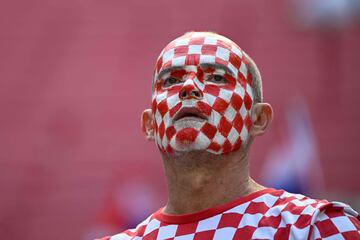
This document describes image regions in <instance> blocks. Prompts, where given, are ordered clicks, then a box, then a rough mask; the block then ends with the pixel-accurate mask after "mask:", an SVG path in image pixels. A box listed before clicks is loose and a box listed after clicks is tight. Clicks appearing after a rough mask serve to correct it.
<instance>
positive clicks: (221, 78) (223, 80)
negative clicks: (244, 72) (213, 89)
mask: <svg viewBox="0 0 360 240" xmlns="http://www.w3.org/2000/svg"><path fill="white" fill-rule="evenodd" d="M208 81H210V82H213V83H227V80H226V78H225V77H224V76H221V75H216V74H215V75H211V76H210V77H209V78H208Z"/></svg>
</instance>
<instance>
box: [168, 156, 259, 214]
mask: <svg viewBox="0 0 360 240" xmlns="http://www.w3.org/2000/svg"><path fill="white" fill-rule="evenodd" d="M239 152H240V151H239ZM239 152H235V153H230V154H227V155H214V154H211V153H208V152H189V153H183V154H179V155H177V156H174V155H171V156H169V155H164V156H163V160H164V167H165V174H166V177H167V183H168V191H169V200H168V203H167V205H166V207H165V208H164V213H168V214H188V213H194V212H198V211H201V210H204V209H208V208H212V207H215V206H218V205H221V204H224V203H227V202H229V201H232V200H234V199H237V198H239V197H242V196H246V195H248V194H250V193H252V192H255V191H258V190H261V189H263V188H264V187H262V186H260V185H258V184H257V183H255V182H254V181H253V180H252V179H251V178H250V176H249V167H248V159H247V158H248V156H247V155H239V154H240V153H239ZM241 152H242V151H241Z"/></svg>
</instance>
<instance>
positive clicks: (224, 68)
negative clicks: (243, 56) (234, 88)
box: [200, 63, 236, 78]
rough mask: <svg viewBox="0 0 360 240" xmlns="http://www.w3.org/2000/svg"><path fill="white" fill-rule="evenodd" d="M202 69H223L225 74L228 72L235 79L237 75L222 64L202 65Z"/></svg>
mask: <svg viewBox="0 0 360 240" xmlns="http://www.w3.org/2000/svg"><path fill="white" fill-rule="evenodd" d="M200 67H201V68H202V69H206V68H214V69H217V68H218V69H222V70H224V71H225V72H227V73H228V74H230V75H231V76H233V77H234V78H236V75H235V73H234V71H232V70H231V69H230V68H229V67H227V66H225V65H222V64H218V63H200Z"/></svg>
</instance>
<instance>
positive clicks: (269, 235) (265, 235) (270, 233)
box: [251, 227, 277, 239]
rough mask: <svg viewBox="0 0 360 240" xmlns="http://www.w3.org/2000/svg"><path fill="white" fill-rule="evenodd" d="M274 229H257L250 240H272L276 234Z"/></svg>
mask: <svg viewBox="0 0 360 240" xmlns="http://www.w3.org/2000/svg"><path fill="white" fill-rule="evenodd" d="M276 230H277V229H276V228H273V227H259V228H257V229H256V230H255V232H254V233H253V235H252V237H251V238H252V239H273V238H274V234H275V233H276Z"/></svg>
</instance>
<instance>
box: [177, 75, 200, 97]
mask: <svg viewBox="0 0 360 240" xmlns="http://www.w3.org/2000/svg"><path fill="white" fill-rule="evenodd" d="M203 96H204V94H203V92H202V91H201V90H200V89H199V87H198V86H197V85H196V83H195V82H194V80H193V79H188V80H186V81H185V82H184V85H183V86H182V88H181V90H180V92H179V98H180V99H181V100H186V99H192V98H194V99H198V100H200V99H202V98H203Z"/></svg>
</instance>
